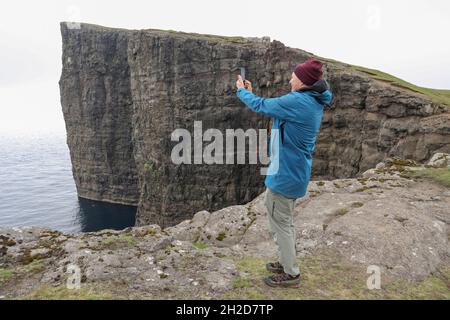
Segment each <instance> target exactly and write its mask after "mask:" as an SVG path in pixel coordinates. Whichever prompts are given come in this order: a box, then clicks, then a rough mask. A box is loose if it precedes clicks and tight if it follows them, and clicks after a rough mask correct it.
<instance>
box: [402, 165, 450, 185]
mask: <svg viewBox="0 0 450 320" xmlns="http://www.w3.org/2000/svg"><path fill="white" fill-rule="evenodd" d="M408 175H409V176H411V177H415V178H425V179H430V180H433V181H435V182H437V183H439V184H441V185H443V186H445V187H448V188H450V168H425V169H422V170H416V171H412V172H409V173H408Z"/></svg>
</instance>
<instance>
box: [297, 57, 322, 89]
mask: <svg viewBox="0 0 450 320" xmlns="http://www.w3.org/2000/svg"><path fill="white" fill-rule="evenodd" d="M322 66H323V64H322V62H320V61H319V60H316V59H312V58H311V59H308V60H306V61H305V62H304V63H302V64H299V65H297V66H296V67H295V70H294V73H295V75H296V76H297V78H299V79H300V81H301V82H303V83H304V84H306V85H307V86H311V85H313V84H314V83H315V82H316V81H319V80H320V79H321V78H322Z"/></svg>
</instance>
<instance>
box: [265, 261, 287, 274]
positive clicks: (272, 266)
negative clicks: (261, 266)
mask: <svg viewBox="0 0 450 320" xmlns="http://www.w3.org/2000/svg"><path fill="white" fill-rule="evenodd" d="M266 269H267V270H268V271H270V272H274V273H283V272H284V268H283V266H282V265H281V263H279V262H278V261H277V262H269V263H268V264H266Z"/></svg>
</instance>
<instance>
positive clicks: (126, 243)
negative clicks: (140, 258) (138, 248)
mask: <svg viewBox="0 0 450 320" xmlns="http://www.w3.org/2000/svg"><path fill="white" fill-rule="evenodd" d="M135 242H136V240H135V238H134V237H132V236H128V235H123V234H121V235H119V236H108V237H107V238H106V239H103V240H102V242H101V243H100V244H99V245H98V247H97V248H96V249H98V250H104V249H120V248H124V247H131V246H134V244H135ZM94 249H95V248H94Z"/></svg>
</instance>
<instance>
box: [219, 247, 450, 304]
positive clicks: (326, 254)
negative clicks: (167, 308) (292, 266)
mask: <svg viewBox="0 0 450 320" xmlns="http://www.w3.org/2000/svg"><path fill="white" fill-rule="evenodd" d="M266 260H268V259H263V258H261V257H256V256H255V257H246V258H244V259H238V258H235V261H236V262H235V263H236V267H237V269H238V270H240V271H243V272H245V273H246V275H245V276H242V275H241V276H239V277H236V278H235V279H234V281H233V282H232V289H231V290H229V291H227V292H226V293H225V294H223V295H222V296H221V297H220V298H221V299H287V300H297V299H302V300H303V299H450V283H449V279H450V267H445V268H442V269H441V270H440V271H438V272H435V273H434V274H431V275H430V276H428V277H427V278H426V279H425V280H423V281H419V282H409V281H405V280H399V279H393V278H389V277H388V276H384V275H383V274H382V275H381V289H379V290H377V289H374V290H369V289H368V288H367V284H366V283H367V278H368V277H369V274H367V270H366V267H365V266H360V265H357V264H352V263H351V262H349V261H347V260H344V259H343V258H342V257H340V256H338V255H337V254H336V253H333V252H331V251H323V252H320V253H317V254H315V255H308V256H305V257H303V258H300V259H298V263H299V266H300V270H301V272H302V282H301V286H300V288H299V289H284V288H283V289H282V288H271V287H268V286H267V285H266V284H264V282H263V277H264V276H266V275H270V274H271V273H269V272H268V271H266V270H265V263H267V262H268V261H266Z"/></svg>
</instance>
